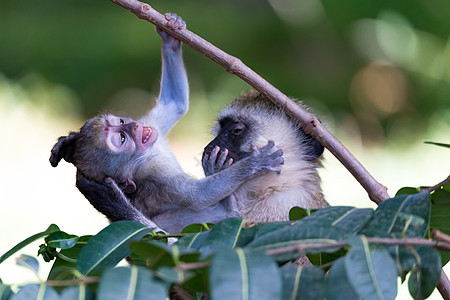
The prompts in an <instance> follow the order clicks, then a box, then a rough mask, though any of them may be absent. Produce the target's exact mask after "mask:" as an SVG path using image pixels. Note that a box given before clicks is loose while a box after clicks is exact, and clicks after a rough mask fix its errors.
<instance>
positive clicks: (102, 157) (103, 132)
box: [50, 14, 284, 233]
mask: <svg viewBox="0 0 450 300" xmlns="http://www.w3.org/2000/svg"><path fill="white" fill-rule="evenodd" d="M165 18H166V20H167V22H168V25H169V26H171V27H172V28H173V29H176V30H183V29H184V28H185V27H186V25H185V23H184V21H183V20H182V19H181V18H180V17H178V16H176V15H175V14H166V15H165ZM157 32H158V34H159V35H160V37H161V39H162V79H161V91H160V94H159V97H158V99H157V103H156V105H155V107H154V108H153V109H151V110H150V111H149V112H148V113H147V114H146V115H144V116H143V117H142V118H140V119H139V120H137V121H135V120H132V119H130V118H125V117H118V116H114V115H111V114H105V115H101V116H97V117H94V118H92V119H90V120H89V121H87V122H86V123H85V124H84V125H83V126H82V127H81V129H80V131H79V132H71V133H70V134H69V135H68V136H62V137H60V138H59V139H58V142H57V143H56V144H55V146H54V147H53V149H52V150H51V156H50V163H51V165H52V166H53V167H56V166H57V165H58V163H59V161H60V160H61V159H64V160H66V161H67V162H69V163H72V164H74V165H75V166H76V167H77V187H78V188H79V190H80V191H81V192H82V193H83V194H84V195H85V197H86V198H87V199H88V200H89V201H90V202H91V204H92V205H93V206H94V207H95V208H96V209H97V210H99V211H100V212H101V213H103V214H105V215H106V217H108V219H109V220H110V221H112V222H114V221H118V220H134V221H139V222H141V223H143V224H145V225H147V226H149V227H159V228H158V229H162V230H165V231H167V232H170V233H177V232H180V231H181V229H183V228H184V227H185V226H187V225H189V224H191V223H201V222H213V223H216V222H218V221H220V220H222V219H224V218H227V217H232V216H236V215H237V214H236V211H235V210H234V209H233V207H235V205H233V204H232V203H231V202H230V201H232V199H231V198H229V197H228V196H230V195H231V194H232V193H233V192H234V191H236V190H237V189H238V188H239V186H241V185H242V184H243V183H244V182H246V181H247V180H249V179H252V178H255V177H258V176H260V175H262V174H267V173H280V172H281V168H280V165H281V164H283V162H284V160H283V157H282V155H283V151H282V150H281V149H277V150H276V149H275V148H274V143H273V142H272V141H268V142H267V143H266V144H265V145H261V146H260V147H256V146H254V145H249V147H248V149H247V151H248V155H246V156H245V157H243V158H242V159H240V160H239V161H237V162H235V163H233V164H232V165H231V166H229V167H227V168H224V170H219V169H217V171H219V172H216V173H215V174H211V176H207V177H205V178H202V179H194V178H191V177H190V176H188V175H187V174H185V173H184V172H183V171H182V169H181V167H180V165H179V164H178V162H177V160H176V159H175V157H174V155H173V154H172V152H171V150H170V148H169V147H168V144H167V140H166V136H167V134H168V132H169V131H170V129H171V128H172V127H173V126H174V125H175V123H176V122H177V121H178V120H179V119H180V118H181V117H182V116H183V115H184V114H185V113H186V112H187V110H188V106H189V87H188V81H187V75H186V71H185V68H184V64H183V58H182V51H181V42H180V41H178V40H177V39H175V38H174V37H172V36H170V35H168V34H167V33H165V32H164V31H161V30H159V29H157ZM224 199H225V200H224ZM222 200H223V201H222ZM155 223H156V224H155Z"/></svg>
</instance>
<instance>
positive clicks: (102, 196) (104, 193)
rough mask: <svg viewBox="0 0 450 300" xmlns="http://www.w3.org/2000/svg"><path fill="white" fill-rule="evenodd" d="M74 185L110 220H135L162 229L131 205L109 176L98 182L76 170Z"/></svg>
mask: <svg viewBox="0 0 450 300" xmlns="http://www.w3.org/2000/svg"><path fill="white" fill-rule="evenodd" d="M76 186H77V188H78V189H79V190H80V192H81V193H82V194H83V195H84V196H85V197H86V199H88V200H89V202H90V203H91V204H92V206H94V207H95V209H97V210H98V211H99V212H101V213H102V214H104V215H105V216H106V217H107V218H108V219H109V220H110V221H111V222H116V221H121V220H129V221H136V222H139V223H141V224H144V225H146V226H147V227H149V228H153V229H154V230H155V231H162V230H161V229H159V228H158V226H156V224H155V223H154V222H152V221H151V220H150V219H149V218H147V217H145V216H144V215H143V214H142V213H141V212H140V211H139V210H137V209H136V208H135V207H134V206H132V205H131V203H130V202H129V200H128V198H127V197H126V196H125V195H124V194H123V192H122V191H121V190H120V188H119V187H118V186H117V183H116V182H115V181H114V180H112V179H111V178H107V179H105V183H104V184H100V183H97V182H95V181H93V180H89V179H87V178H86V177H85V176H84V175H83V174H82V173H81V172H80V171H78V170H77V182H76Z"/></svg>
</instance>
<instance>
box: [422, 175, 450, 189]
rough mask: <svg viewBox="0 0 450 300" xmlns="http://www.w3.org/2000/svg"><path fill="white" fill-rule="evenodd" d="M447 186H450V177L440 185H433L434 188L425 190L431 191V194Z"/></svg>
mask: <svg viewBox="0 0 450 300" xmlns="http://www.w3.org/2000/svg"><path fill="white" fill-rule="evenodd" d="M447 184H450V175H449V176H448V177H447V178H445V179H444V180H442V181H441V182H439V183H438V184H436V185H433V186H431V187H428V188H425V189H423V190H424V191H429V192H430V193H431V192H434V191H436V190H438V189H440V188H441V187H443V186H444V185H447Z"/></svg>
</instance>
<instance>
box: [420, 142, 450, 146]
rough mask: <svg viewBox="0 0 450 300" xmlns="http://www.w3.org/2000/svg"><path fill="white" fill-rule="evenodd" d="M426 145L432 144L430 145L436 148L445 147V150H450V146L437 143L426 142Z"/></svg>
mask: <svg viewBox="0 0 450 300" xmlns="http://www.w3.org/2000/svg"><path fill="white" fill-rule="evenodd" d="M424 143H425V144H430V145H435V146H440V147H445V148H450V145H449V144H443V143H435V142H429V141H425V142H424Z"/></svg>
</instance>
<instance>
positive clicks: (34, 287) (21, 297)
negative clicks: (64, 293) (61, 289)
mask: <svg viewBox="0 0 450 300" xmlns="http://www.w3.org/2000/svg"><path fill="white" fill-rule="evenodd" d="M34 299H36V300H60V298H59V295H58V293H57V292H56V291H55V290H54V289H53V288H51V287H49V286H46V285H45V284H36V283H32V284H27V285H26V286H24V287H22V288H21V289H20V290H19V291H18V292H17V294H15V295H14V296H13V297H12V298H11V300H34Z"/></svg>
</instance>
